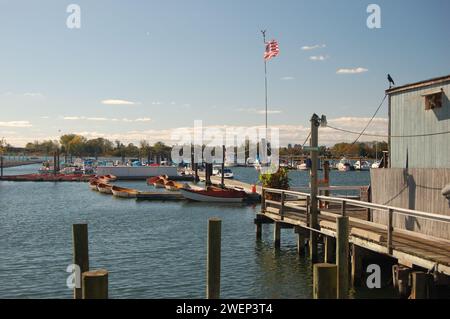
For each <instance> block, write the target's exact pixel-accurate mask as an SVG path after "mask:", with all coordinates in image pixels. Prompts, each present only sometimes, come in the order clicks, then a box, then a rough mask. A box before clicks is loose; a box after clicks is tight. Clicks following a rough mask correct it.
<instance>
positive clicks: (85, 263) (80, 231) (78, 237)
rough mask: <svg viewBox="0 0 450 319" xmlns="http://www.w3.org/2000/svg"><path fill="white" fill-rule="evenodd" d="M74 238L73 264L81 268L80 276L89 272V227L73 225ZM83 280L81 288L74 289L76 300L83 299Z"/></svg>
mask: <svg viewBox="0 0 450 319" xmlns="http://www.w3.org/2000/svg"><path fill="white" fill-rule="evenodd" d="M72 238H73V263H74V264H75V265H78V267H80V274H77V275H81V274H83V273H84V272H86V271H88V270H89V242H88V225H87V224H74V225H72ZM82 288H83V280H81V287H80V288H75V289H74V296H73V297H74V299H81V298H82Z"/></svg>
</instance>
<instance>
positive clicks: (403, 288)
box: [396, 266, 411, 298]
mask: <svg viewBox="0 0 450 319" xmlns="http://www.w3.org/2000/svg"><path fill="white" fill-rule="evenodd" d="M410 273H411V269H409V268H407V267H404V266H398V267H397V274H396V278H397V286H398V293H399V295H400V297H401V298H408V296H409V294H410V292H411V291H410V287H409V275H410Z"/></svg>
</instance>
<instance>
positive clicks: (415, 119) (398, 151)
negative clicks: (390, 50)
mask: <svg viewBox="0 0 450 319" xmlns="http://www.w3.org/2000/svg"><path fill="white" fill-rule="evenodd" d="M439 89H443V91H444V98H443V103H442V107H441V108H437V109H432V110H425V97H424V96H422V95H423V94H426V93H428V92H431V91H435V90H439ZM449 97H450V83H448V82H447V83H440V84H435V85H430V86H427V87H422V88H416V89H411V90H409V91H405V92H398V93H393V94H392V95H391V96H390V114H391V116H390V132H391V135H392V137H391V147H390V156H391V167H392V168H406V167H407V166H406V161H408V167H409V168H450V134H443V135H433V136H422V137H395V136H405V135H418V134H419V135H420V134H432V133H438V132H448V131H450V102H449Z"/></svg>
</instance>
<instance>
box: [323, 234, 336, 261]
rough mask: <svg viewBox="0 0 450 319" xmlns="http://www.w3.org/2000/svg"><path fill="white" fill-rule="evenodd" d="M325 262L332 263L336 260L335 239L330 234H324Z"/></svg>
mask: <svg viewBox="0 0 450 319" xmlns="http://www.w3.org/2000/svg"><path fill="white" fill-rule="evenodd" d="M324 259H325V262H326V263H328V264H334V263H335V262H336V239H335V238H334V237H331V236H325V258H324Z"/></svg>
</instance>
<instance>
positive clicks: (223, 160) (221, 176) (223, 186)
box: [220, 145, 226, 188]
mask: <svg viewBox="0 0 450 319" xmlns="http://www.w3.org/2000/svg"><path fill="white" fill-rule="evenodd" d="M225 151H226V148H225V145H222V173H221V174H220V186H221V187H222V188H225V172H224V170H225Z"/></svg>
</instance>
